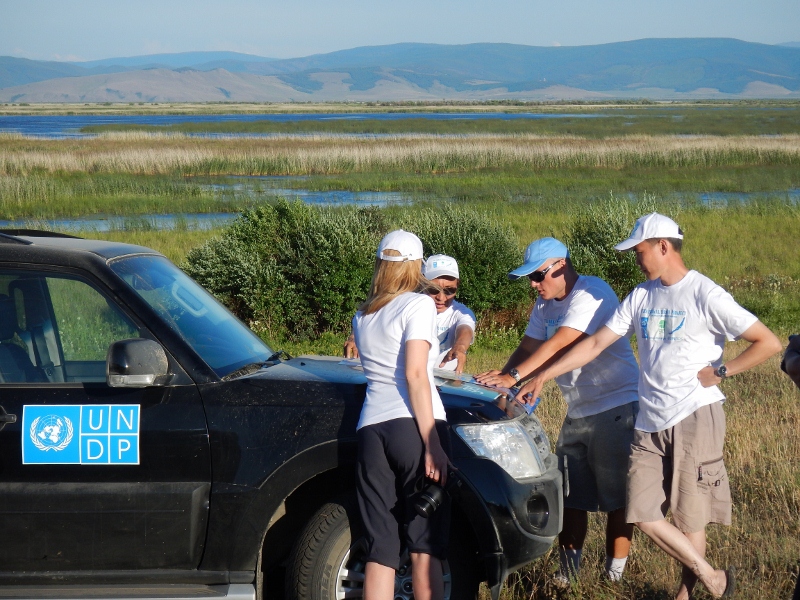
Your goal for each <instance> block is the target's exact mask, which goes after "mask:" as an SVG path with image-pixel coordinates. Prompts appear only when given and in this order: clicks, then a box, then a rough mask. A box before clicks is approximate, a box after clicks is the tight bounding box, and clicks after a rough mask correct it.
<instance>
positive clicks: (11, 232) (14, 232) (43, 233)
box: [0, 229, 83, 243]
mask: <svg viewBox="0 0 800 600" xmlns="http://www.w3.org/2000/svg"><path fill="white" fill-rule="evenodd" d="M0 235H2V236H4V237H15V236H18V235H26V236H30V237H53V238H72V239H74V240H80V239H83V238H80V237H78V236H77V235H69V234H68V233H60V232H58V231H47V230H44V229H0ZM19 241H20V242H22V241H23V240H19ZM27 243H30V242H27Z"/></svg>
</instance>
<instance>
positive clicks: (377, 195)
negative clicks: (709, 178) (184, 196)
mask: <svg viewBox="0 0 800 600" xmlns="http://www.w3.org/2000/svg"><path fill="white" fill-rule="evenodd" d="M287 179H295V180H296V179H301V180H302V179H303V178H289V177H226V178H224V179H223V180H222V181H221V182H220V181H217V180H213V179H211V178H205V179H200V180H198V181H197V183H199V184H200V186H201V187H204V188H206V189H208V190H211V191H213V192H215V193H218V194H220V195H226V194H235V195H240V196H246V197H247V198H249V199H252V200H256V201H258V200H263V201H269V200H271V199H274V198H277V197H283V198H286V199H288V200H301V201H303V202H305V203H306V204H313V205H315V206H337V205H345V204H353V205H358V206H387V205H389V204H410V203H412V202H414V200H418V199H421V198H424V199H427V200H435V199H436V198H431V197H429V196H419V195H414V194H410V193H406V192H351V191H348V190H326V191H314V190H307V189H290V188H286V187H283V186H285V185H286V183H285V182H286V180H287ZM673 198H680V199H686V200H696V201H700V202H702V203H704V204H708V205H711V206H724V205H726V204H729V203H747V202H752V201H757V200H767V199H779V200H785V201H789V202H793V203H800V189H790V190H786V191H776V192H758V193H742V192H708V193H694V194H693V193H682V194H674V195H673ZM636 199H637V197H636V196H635V195H631V200H636ZM441 200H443V201H446V200H447V199H445V198H442V199H441ZM521 200H524V199H521ZM238 216H239V213H194V214H147V215H139V216H128V217H123V216H113V215H108V216H103V215H100V216H98V215H94V216H89V217H79V218H68V219H42V220H29V219H22V220H17V221H0V228H7V229H11V228H27V229H54V230H59V231H81V230H84V231H114V230H120V229H123V230H132V229H139V230H159V231H162V230H163V231H169V230H174V229H193V230H207V229H213V228H216V227H222V226H225V225H227V224H229V223H230V222H231V221H233V220H234V219H235V218H236V217H238Z"/></svg>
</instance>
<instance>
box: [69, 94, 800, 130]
mask: <svg viewBox="0 0 800 600" xmlns="http://www.w3.org/2000/svg"><path fill="white" fill-rule="evenodd" d="M798 107H800V103H786V104H783V105H766V106H761V107H758V108H754V107H751V106H744V105H734V106H730V105H718V106H715V105H712V106H691V105H689V106H687V105H681V106H656V107H654V106H635V105H631V106H612V107H607V108H597V107H592V108H586V107H580V108H578V107H567V108H562V109H560V110H553V107H549V109H548V110H544V111H540V110H537V107H530V108H529V111H530V112H531V113H538V114H542V115H548V118H536V119H532V118H525V119H508V120H504V119H448V120H443V119H431V118H415V117H409V118H403V119H392V120H384V119H369V118H366V119H355V120H354V119H328V120H325V121H288V122H275V121H267V120H262V121H226V122H223V123H182V124H176V125H167V126H160V125H159V126H157V125H134V124H124V125H122V124H110V125H93V126H89V127H84V128H83V129H82V130H81V131H82V132H84V133H103V132H109V131H147V132H152V133H155V132H164V133H194V134H197V133H214V134H225V133H232V134H296V133H336V134H382V135H390V134H408V133H423V134H437V135H474V134H507V135H520V134H534V135H547V136H564V135H575V136H580V137H588V138H608V137H618V136H619V135H621V134H622V135H725V136H728V135H737V136H738V135H785V134H796V133H800V111H798V110H797V109H798Z"/></svg>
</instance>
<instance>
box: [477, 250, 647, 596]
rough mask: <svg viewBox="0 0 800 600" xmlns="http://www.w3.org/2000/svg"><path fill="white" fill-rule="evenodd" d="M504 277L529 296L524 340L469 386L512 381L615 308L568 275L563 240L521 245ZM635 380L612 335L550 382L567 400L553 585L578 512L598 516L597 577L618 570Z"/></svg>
mask: <svg viewBox="0 0 800 600" xmlns="http://www.w3.org/2000/svg"><path fill="white" fill-rule="evenodd" d="M508 276H509V278H511V279H518V278H519V277H524V276H527V277H528V278H529V279H530V284H531V287H532V288H534V289H535V290H536V291H537V292H538V297H537V299H536V304H535V305H534V307H533V310H532V312H531V317H530V321H529V323H528V328H527V330H526V331H525V337H523V339H522V341H521V342H520V345H519V346H518V347H517V349H516V350H515V351H514V353H513V354H512V355H511V357H510V358H509V359H508V362H507V363H506V365H505V367H503V369H502V370H493V371H488V372H486V373H481V374H480V375H477V376H476V380H477V381H478V382H479V383H483V384H487V385H496V386H501V387H512V386H515V385H517V383H518V382H519V381H521V380H524V379H525V378H527V377H528V376H530V375H531V374H533V373H534V372H535V371H536V370H538V369H540V368H542V367H543V366H544V365H547V364H550V363H551V362H553V360H555V359H556V358H558V357H559V356H561V355H562V354H563V353H564V352H565V351H566V350H567V349H569V348H571V347H572V346H574V345H575V344H576V343H577V342H578V341H579V340H581V339H583V338H585V337H587V336H588V335H591V334H593V333H594V332H595V331H597V329H599V328H600V327H601V326H602V325H603V324H604V323H605V322H606V320H607V319H608V318H609V317H610V316H611V315H612V314H613V313H614V310H615V309H616V308H617V306H618V305H619V301H618V300H617V296H616V295H615V294H614V291H613V290H612V289H611V287H610V286H609V285H608V284H607V283H606V282H605V281H603V280H602V279H600V278H598V277H592V276H586V275H578V273H577V272H576V271H575V268H574V267H573V266H572V261H571V260H570V258H569V251H568V250H567V247H566V246H565V245H564V244H562V243H561V242H560V241H558V240H556V239H554V238H542V239H540V240H536V241H534V242H533V243H531V244H530V245H529V246H528V248H527V250H526V251H525V264H523V265H522V266H521V267H519V268H518V269H515V270H513V271H511V273H509V275H508ZM638 377H639V370H638V367H637V365H636V359H635V358H634V356H633V352H632V351H631V347H630V344H629V343H628V340H626V339H621V340H619V341H618V342H617V343H615V344H613V345H611V346H610V347H609V348H607V349H606V350H605V351H604V352H602V353H601V354H600V355H599V356H597V357H596V358H595V359H594V360H593V361H591V362H590V363H588V364H587V365H586V366H584V367H582V368H581V367H579V368H576V369H574V370H572V371H571V372H569V373H566V374H564V375H562V376H561V377H559V378H558V379H557V383H558V385H559V387H560V388H561V392H562V394H563V395H564V400H565V401H566V403H567V416H566V418H565V420H564V423H563V425H562V427H561V431H560V433H559V436H558V442H557V443H556V454H557V455H558V457H559V462H560V463H561V468H562V471H564V472H565V474H566V475H567V476H568V485H569V495H568V496H567V497H566V498H565V499H564V528H563V530H562V531H561V534H560V535H559V538H558V539H559V557H560V571H559V574H558V575H557V576H556V580H557V582H558V583H559V584H560V585H561V586H563V587H566V586H567V585H569V582H570V579H573V578H575V577H576V576H577V574H578V569H579V566H580V559H581V553H582V549H583V543H584V540H585V538H586V531H587V526H588V514H587V513H588V512H596V511H598V510H600V511H603V512H605V513H608V521H607V526H606V567H605V571H606V575H607V576H608V578H609V579H611V580H612V581H618V580H619V579H620V578H621V577H622V573H623V570H624V568H625V563H626V561H627V557H628V552H629V550H630V546H631V536H632V535H633V526H632V525H629V524H628V523H627V521H626V520H625V482H626V476H627V471H628V455H629V453H630V445H631V441H632V439H633V426H634V421H635V419H636V413H637V412H638V395H637V380H638ZM520 397H521V396H518V398H520Z"/></svg>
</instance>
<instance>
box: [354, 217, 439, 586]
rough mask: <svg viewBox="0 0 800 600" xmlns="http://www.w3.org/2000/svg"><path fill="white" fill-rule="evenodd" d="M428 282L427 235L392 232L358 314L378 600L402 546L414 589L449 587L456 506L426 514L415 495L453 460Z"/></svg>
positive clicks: (369, 524) (364, 498)
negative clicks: (423, 238)
mask: <svg viewBox="0 0 800 600" xmlns="http://www.w3.org/2000/svg"><path fill="white" fill-rule="evenodd" d="M424 282H425V280H424V278H423V277H422V242H420V240H419V238H418V237H417V236H415V235H414V234H413V233H409V232H407V231H403V230H397V231H393V232H391V233H389V234H387V235H386V236H385V237H384V238H383V240H381V243H380V246H379V248H378V253H377V258H376V261H375V270H374V272H373V276H372V283H371V285H370V291H369V296H368V297H367V300H366V301H365V302H364V303H363V304H362V305H361V306H360V307H359V310H358V312H357V313H356V315H355V317H353V334H354V335H355V340H356V345H357V347H358V351H359V355H360V358H361V364H362V366H363V367H364V374H365V375H366V377H367V395H366V399H365V401H364V407H363V409H362V411H361V417H360V419H359V422H358V470H357V491H358V504H359V509H360V512H361V518H362V520H363V522H364V528H365V531H366V538H367V556H366V561H367V566H366V573H365V580H364V597H365V598H370V599H373V600H382V599H386V600H391V599H392V598H393V597H394V581H395V570H396V569H398V568H399V566H400V556H401V553H402V549H403V547H405V548H406V549H407V550H408V552H409V555H410V557H411V564H412V581H413V585H414V597H415V598H416V599H417V600H428V599H432V600H437V599H440V598H442V596H443V594H444V584H443V579H442V567H441V559H442V558H444V555H445V552H446V550H447V534H448V530H449V525H450V523H449V521H450V514H449V505H447V503H444V504H443V505H442V506H441V507H440V508H439V509H438V510H436V511H435V512H434V513H433V514H432V515H431V516H430V517H429V518H427V519H426V518H424V517H421V516H419V515H417V514H416V513H415V512H414V510H413V507H412V506H411V501H410V499H411V496H412V495H413V494H414V491H415V484H416V483H417V481H419V480H420V479H421V478H422V477H427V478H429V479H430V480H433V481H436V482H438V483H439V484H441V485H444V484H445V480H446V477H447V465H448V458H447V454H446V452H445V450H446V446H447V441H448V437H447V436H448V432H447V423H446V417H445V412H444V406H443V405H442V401H441V399H440V398H439V394H438V392H437V391H436V387H435V385H434V383H433V366H434V362H435V360H436V358H437V356H438V348H439V343H438V337H437V331H436V307H435V305H434V302H433V300H432V299H431V297H430V296H428V295H425V294H419V293H416V292H417V290H419V289H420V288H421V287H422V286H423V284H424ZM443 446H444V447H443ZM401 536H404V539H401Z"/></svg>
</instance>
